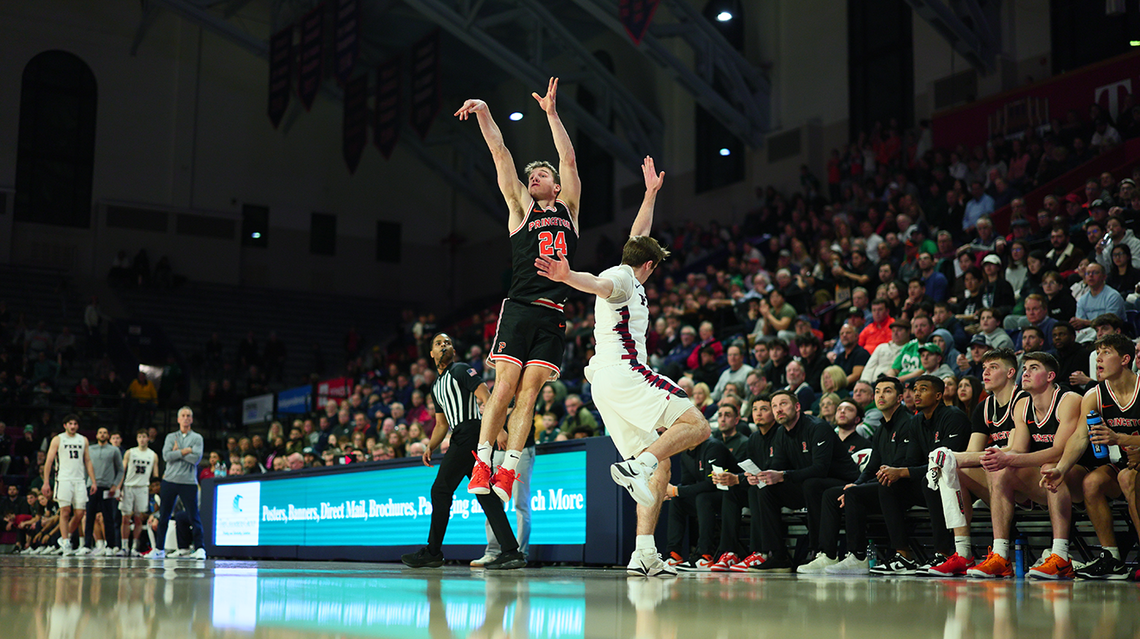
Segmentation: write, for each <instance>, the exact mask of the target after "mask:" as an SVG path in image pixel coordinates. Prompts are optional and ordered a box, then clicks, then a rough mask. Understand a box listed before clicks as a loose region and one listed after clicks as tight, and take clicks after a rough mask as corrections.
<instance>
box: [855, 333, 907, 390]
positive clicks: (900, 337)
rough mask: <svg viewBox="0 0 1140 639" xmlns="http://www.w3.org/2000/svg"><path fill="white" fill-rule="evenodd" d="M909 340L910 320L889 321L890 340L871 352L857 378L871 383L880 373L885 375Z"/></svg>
mask: <svg viewBox="0 0 1140 639" xmlns="http://www.w3.org/2000/svg"><path fill="white" fill-rule="evenodd" d="M909 342H910V322H909V321H907V320H905V319H899V320H895V321H893V322H891V341H889V342H886V343H884V344H880V345H879V347H878V348H876V349H875V351H874V352H873V353H871V358H870V359H869V360H867V366H866V367H865V368H864V369H863V374H862V375H861V376H860V377H859V379H861V380H863V381H865V382H867V383H869V384H873V383H874V382H875V380H876V379H878V378H879V376H880V375H886V374H887V372H888V371H889V370H890V369H891V367H892V366H893V365H894V363H895V360H896V359H897V358H898V356H899V354H900V353H901V352H902V349H903V346H904V345H906V344H908V343H909Z"/></svg>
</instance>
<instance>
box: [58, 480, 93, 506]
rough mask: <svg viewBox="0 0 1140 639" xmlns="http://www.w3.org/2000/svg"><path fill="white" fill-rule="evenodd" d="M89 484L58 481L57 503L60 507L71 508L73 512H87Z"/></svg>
mask: <svg viewBox="0 0 1140 639" xmlns="http://www.w3.org/2000/svg"><path fill="white" fill-rule="evenodd" d="M87 497H88V494H87V482H83V481H56V484H55V503H57V504H59V505H60V507H61V508H62V507H64V506H71V508H72V509H73V510H87Z"/></svg>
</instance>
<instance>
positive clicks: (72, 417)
mask: <svg viewBox="0 0 1140 639" xmlns="http://www.w3.org/2000/svg"><path fill="white" fill-rule="evenodd" d="M67 422H75V423H76V424H78V423H79V415H76V414H75V413H68V414H66V415H64V416H63V422H62V423H64V424H66V423H67Z"/></svg>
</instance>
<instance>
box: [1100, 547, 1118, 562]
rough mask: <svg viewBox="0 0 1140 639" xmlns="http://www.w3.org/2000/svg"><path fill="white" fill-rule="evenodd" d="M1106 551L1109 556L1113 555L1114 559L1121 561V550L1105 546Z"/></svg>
mask: <svg viewBox="0 0 1140 639" xmlns="http://www.w3.org/2000/svg"><path fill="white" fill-rule="evenodd" d="M1104 549H1105V550H1107V551H1108V554H1110V555H1112V558H1113V559H1115V560H1117V561H1120V549H1119V548H1117V547H1116V546H1112V547H1109V546H1105V547H1104Z"/></svg>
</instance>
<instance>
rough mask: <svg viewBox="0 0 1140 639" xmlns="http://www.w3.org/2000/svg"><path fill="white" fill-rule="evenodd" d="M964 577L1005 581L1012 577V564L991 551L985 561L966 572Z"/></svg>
mask: <svg viewBox="0 0 1140 639" xmlns="http://www.w3.org/2000/svg"><path fill="white" fill-rule="evenodd" d="M966 576H967V577H973V578H975V579H1005V578H1007V577H1012V576H1013V564H1011V563H1009V560H1008V559H1006V558H1005V557H1002V556H1001V555H999V554H997V553H996V552H993V551H992V550H991V551H990V554H989V555H988V556H987V557H986V560H985V561H983V562H982V563H980V564H978V565H977V566H974V567H973V568H970V569H969V570H967V571H966Z"/></svg>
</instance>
